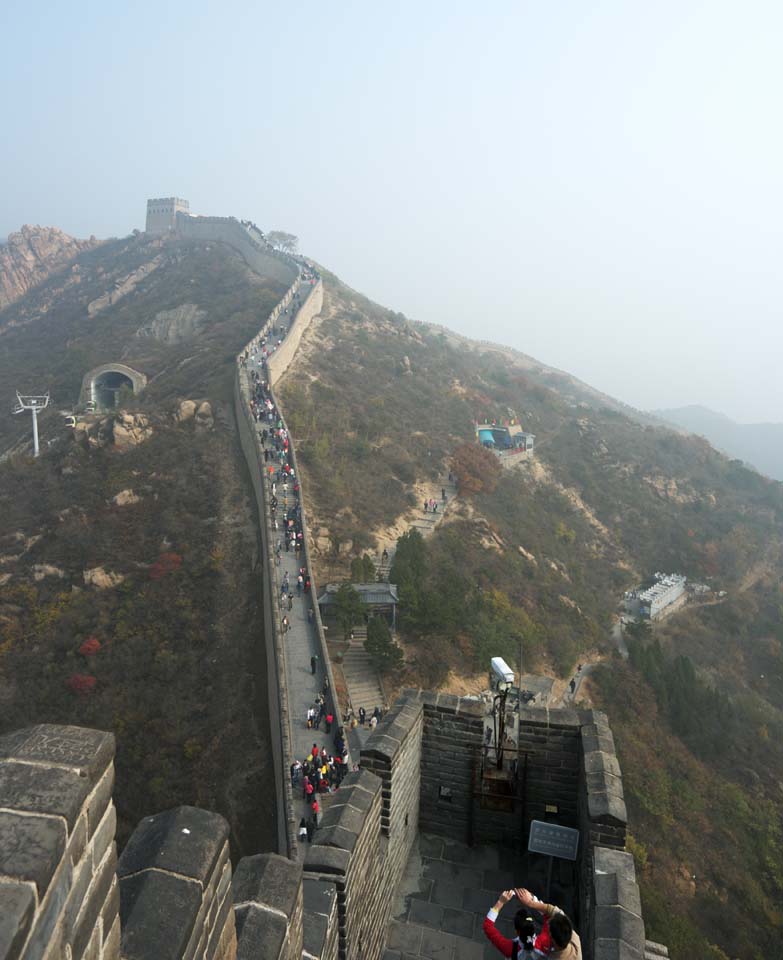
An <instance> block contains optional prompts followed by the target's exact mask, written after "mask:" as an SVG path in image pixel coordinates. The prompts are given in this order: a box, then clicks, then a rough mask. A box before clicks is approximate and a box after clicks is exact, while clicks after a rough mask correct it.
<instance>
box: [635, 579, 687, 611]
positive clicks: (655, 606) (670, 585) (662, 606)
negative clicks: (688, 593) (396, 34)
mask: <svg viewBox="0 0 783 960" xmlns="http://www.w3.org/2000/svg"><path fill="white" fill-rule="evenodd" d="M655 580H656V583H654V584H653V585H652V586H651V587H648V588H647V589H646V590H640V591H639V595H638V598H639V612H640V613H641V615H642V616H643V617H646V618H648V619H650V620H654V619H655V618H656V617H659V616H660V615H661V614H662V613H663V611H664V610H666V609H667V607H670V606H671V605H672V604H673V603H676V602H677V601H678V600H679V599H680V597H682V596H683V594H684V593H685V584H686V577H683V576H682V575H681V574H679V573H668V574H665V573H656V574H655Z"/></svg>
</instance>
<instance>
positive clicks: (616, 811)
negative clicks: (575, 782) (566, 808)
mask: <svg viewBox="0 0 783 960" xmlns="http://www.w3.org/2000/svg"><path fill="white" fill-rule="evenodd" d="M584 720H585V721H586V722H583V723H582V727H581V739H580V778H579V787H580V790H579V821H580V826H581V827H582V829H583V831H584V832H585V836H586V837H589V840H590V843H592V844H596V845H600V846H604V847H615V848H617V849H618V850H624V849H625V834H626V828H627V823H628V813H627V811H626V809H625V798H624V794H623V778H622V774H621V773H620V764H619V762H618V760H617V754H616V752H615V746H614V737H613V736H612V731H611V729H610V728H609V720H608V718H607V716H606V714H605V713H600V712H599V711H598V710H591V711H589V712H588V713H587V714H586V715H584Z"/></svg>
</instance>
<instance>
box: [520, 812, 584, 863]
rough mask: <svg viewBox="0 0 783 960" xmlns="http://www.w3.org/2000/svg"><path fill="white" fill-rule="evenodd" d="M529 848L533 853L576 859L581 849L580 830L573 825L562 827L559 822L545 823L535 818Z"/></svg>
mask: <svg viewBox="0 0 783 960" xmlns="http://www.w3.org/2000/svg"><path fill="white" fill-rule="evenodd" d="M527 848H528V850H529V851H530V852H531V853H543V854H544V855H545V856H547V857H560V859H561V860H576V851H577V850H578V849H579V831H578V830H574V829H573V828H572V827H561V826H560V824H559V823H544V821H543V820H533V821H532V822H531V824H530V838H529V840H528V842H527Z"/></svg>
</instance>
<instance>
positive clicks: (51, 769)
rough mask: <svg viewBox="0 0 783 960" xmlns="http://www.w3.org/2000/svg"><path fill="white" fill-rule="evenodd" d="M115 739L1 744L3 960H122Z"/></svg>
mask: <svg viewBox="0 0 783 960" xmlns="http://www.w3.org/2000/svg"><path fill="white" fill-rule="evenodd" d="M113 786H114V737H113V736H112V735H111V734H109V733H102V732H100V731H98V730H84V729H82V728H80V727H68V726H51V725H46V724H41V725H39V726H36V727H30V728H28V729H26V730H19V731H16V732H15V733H10V734H7V735H6V736H3V737H0V958H2V960H16V958H22V960H37V958H39V957H44V956H46V957H64V956H66V955H67V956H70V957H72V958H73V960H80V958H82V957H90V958H106V960H113V958H115V957H119V956H120V920H119V915H118V909H119V896H118V883H117V877H116V869H117V848H116V845H115V842H114V835H115V830H116V825H117V816H116V813H115V810H114V804H113V803H112V788H113Z"/></svg>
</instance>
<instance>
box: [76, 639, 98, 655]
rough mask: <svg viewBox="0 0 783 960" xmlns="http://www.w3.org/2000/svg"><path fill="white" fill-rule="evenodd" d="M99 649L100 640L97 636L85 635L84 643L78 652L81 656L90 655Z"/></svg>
mask: <svg viewBox="0 0 783 960" xmlns="http://www.w3.org/2000/svg"><path fill="white" fill-rule="evenodd" d="M100 649H101V642H100V640H99V639H98V638H97V637H87V639H86V640H85V641H84V643H83V644H82V645H81V646H80V647H79V653H80V654H81V655H82V656H83V657H92V656H94V655H95V654H96V653H97V652H98V651H99V650H100Z"/></svg>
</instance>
